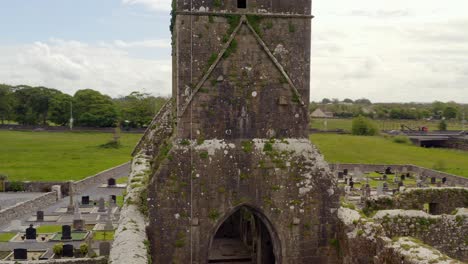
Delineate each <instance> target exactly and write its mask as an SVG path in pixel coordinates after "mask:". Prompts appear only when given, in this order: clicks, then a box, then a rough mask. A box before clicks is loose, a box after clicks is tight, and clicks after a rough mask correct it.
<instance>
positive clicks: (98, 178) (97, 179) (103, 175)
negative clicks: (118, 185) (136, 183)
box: [73, 162, 130, 193]
mask: <svg viewBox="0 0 468 264" xmlns="http://www.w3.org/2000/svg"><path fill="white" fill-rule="evenodd" d="M125 172H126V173H129V172H130V162H126V163H124V164H122V165H119V166H116V167H114V168H110V169H108V170H105V171H103V172H100V173H98V174H96V175H94V176H89V177H88V178H86V179H83V180H81V181H77V182H75V183H74V190H73V191H74V192H75V193H81V192H83V191H84V190H85V189H87V188H88V186H90V185H96V184H102V183H106V182H107V180H108V179H109V178H113V177H114V178H115V175H116V174H120V173H125Z"/></svg>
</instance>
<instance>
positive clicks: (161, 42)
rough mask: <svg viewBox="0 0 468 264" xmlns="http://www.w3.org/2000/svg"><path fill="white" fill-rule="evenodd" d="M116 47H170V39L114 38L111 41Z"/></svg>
mask: <svg viewBox="0 0 468 264" xmlns="http://www.w3.org/2000/svg"><path fill="white" fill-rule="evenodd" d="M113 44H114V45H115V46H116V47H118V48H170V47H171V40H169V39H153V40H143V41H133V42H126V41H122V40H116V41H114V43H113Z"/></svg>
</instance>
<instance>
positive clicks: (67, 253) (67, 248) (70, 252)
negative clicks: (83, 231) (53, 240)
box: [62, 244, 75, 258]
mask: <svg viewBox="0 0 468 264" xmlns="http://www.w3.org/2000/svg"><path fill="white" fill-rule="evenodd" d="M74 251H75V250H74V248H73V245H70V244H65V245H63V253H62V256H63V257H66V258H73V256H74V255H75V254H74Z"/></svg>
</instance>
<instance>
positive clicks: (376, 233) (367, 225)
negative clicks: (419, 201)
mask: <svg viewBox="0 0 468 264" xmlns="http://www.w3.org/2000/svg"><path fill="white" fill-rule="evenodd" d="M390 215H391V216H390ZM338 218H339V225H338V234H339V237H338V239H337V240H336V241H335V242H334V245H335V246H336V247H337V250H338V252H339V255H340V259H341V260H340V263H344V264H362V263H375V264H380V263H386V264H427V263H438V264H449V263H450V264H461V263H462V262H461V261H460V260H462V261H466V245H464V242H463V241H464V239H466V227H467V226H466V221H467V220H466V219H467V218H468V213H467V212H466V210H464V211H461V212H459V213H458V214H457V215H456V216H437V217H433V216H430V215H427V214H425V213H424V212H421V211H404V210H394V211H380V212H378V213H377V215H376V216H374V217H372V218H367V217H364V216H361V215H360V213H359V212H357V211H355V210H352V209H348V208H340V209H339V211H338ZM457 219H458V220H457ZM460 219H463V220H460ZM431 221H432V222H431ZM393 222H394V223H393ZM416 223H419V225H418V226H417V227H416ZM421 223H422V224H421ZM431 223H432V224H433V225H434V226H431V228H434V229H437V228H440V229H439V230H437V231H440V232H438V233H437V234H426V239H428V240H425V241H424V242H425V243H426V244H425V243H424V242H422V241H420V240H418V239H416V238H423V237H420V236H421V234H422V233H428V231H427V230H426V228H427V225H432V224H431ZM445 224H447V225H448V228H447V227H446V226H444V225H445ZM447 229H450V230H451V231H455V232H459V233H460V234H456V235H454V237H453V238H450V237H447V233H444V231H445V230H447ZM408 230H413V231H412V232H409V231H408ZM416 230H417V231H416ZM429 233H430V232H429ZM450 234H451V233H450ZM413 235H414V236H415V237H412V236H413ZM429 237H430V239H429ZM429 242H430V243H434V244H429ZM454 243H461V244H457V246H454ZM447 246H448V247H447ZM439 249H440V250H439ZM448 255H450V256H453V257H456V259H455V258H451V257H449V256H448ZM457 259H458V260H457Z"/></svg>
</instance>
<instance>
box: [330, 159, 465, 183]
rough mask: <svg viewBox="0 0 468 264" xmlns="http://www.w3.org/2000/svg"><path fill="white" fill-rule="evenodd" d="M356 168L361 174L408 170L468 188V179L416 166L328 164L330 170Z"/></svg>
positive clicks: (351, 169) (350, 169)
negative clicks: (445, 179) (387, 170)
mask: <svg viewBox="0 0 468 264" xmlns="http://www.w3.org/2000/svg"><path fill="white" fill-rule="evenodd" d="M356 167H358V168H359V169H360V170H361V171H363V172H372V171H385V169H386V168H387V167H391V168H392V170H393V171H394V170H398V171H400V172H401V171H402V169H403V167H406V168H407V169H408V172H413V173H419V174H421V175H424V176H426V177H427V178H432V177H434V178H436V179H438V180H439V181H440V180H442V178H444V177H446V178H447V184H448V185H449V186H454V185H459V186H463V187H468V178H465V177H462V176H458V175H453V174H449V173H445V172H441V171H436V170H432V169H427V168H424V167H420V166H416V165H410V164H409V165H401V164H398V165H395V164H386V165H383V164H357V163H356V164H353V163H343V164H330V168H331V169H332V170H343V169H348V170H349V171H350V172H352V171H353V170H354V168H356Z"/></svg>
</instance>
